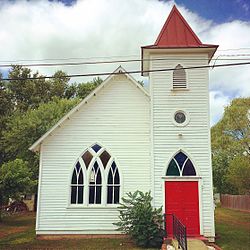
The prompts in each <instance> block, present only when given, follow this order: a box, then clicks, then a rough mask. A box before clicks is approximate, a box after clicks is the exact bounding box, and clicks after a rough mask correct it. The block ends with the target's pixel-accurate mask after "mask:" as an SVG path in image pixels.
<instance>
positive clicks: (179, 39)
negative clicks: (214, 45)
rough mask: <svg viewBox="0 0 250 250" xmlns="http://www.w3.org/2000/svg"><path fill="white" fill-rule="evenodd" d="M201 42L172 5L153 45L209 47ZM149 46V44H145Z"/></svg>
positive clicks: (153, 46) (152, 46)
mask: <svg viewBox="0 0 250 250" xmlns="http://www.w3.org/2000/svg"><path fill="white" fill-rule="evenodd" d="M210 46H211V45H208V44H202V42H201V41H200V39H199V38H198V37H197V36H196V34H195V33H194V32H193V30H192V29H191V27H190V26H189V25H188V23H187V21H186V20H185V19H184V18H183V16H182V15H181V13H180V12H179V11H178V9H177V8H176V6H174V7H173V8H172V10H171V12H170V14H169V16H168V18H167V20H166V22H165V24H164V26H163V27H162V30H161V32H160V34H159V35H158V38H157V40H156V41H155V44H154V45H151V48H156V47H182V48H183V47H210ZM147 47H149V46H147Z"/></svg>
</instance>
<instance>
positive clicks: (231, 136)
mask: <svg viewBox="0 0 250 250" xmlns="http://www.w3.org/2000/svg"><path fill="white" fill-rule="evenodd" d="M211 135H212V157H213V176H214V185H215V186H216V188H217V191H218V192H221V193H230V194H238V193H240V194H242V193H245V192H247V190H246V189H245V188H243V187H242V186H241V184H240V183H237V181H238V182H241V183H247V182H249V181H250V180H249V177H248V175H244V176H242V177H241V178H240V179H239V178H237V177H236V175H237V171H238V174H240V172H241V168H244V167H245V166H246V165H245V164H246V162H247V161H249V159H250V98H236V99H234V100H232V102H231V103H230V105H228V106H227V107H226V108H225V112H224V115H223V118H222V119H221V120H220V121H219V122H218V123H217V124H216V125H215V126H214V127H212V130H211ZM240 162H242V163H243V162H244V164H239V163H240ZM236 169H237V171H236ZM229 173H230V174H229ZM233 175H235V176H234V177H233ZM229 176H230V177H229Z"/></svg>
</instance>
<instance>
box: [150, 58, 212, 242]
mask: <svg viewBox="0 0 250 250" xmlns="http://www.w3.org/2000/svg"><path fill="white" fill-rule="evenodd" d="M160 57H161V58H166V59H167V58H168V57H171V58H173V57H174V58H176V60H161V61H159V60H158V61H157V60H156V61H151V66H150V69H151V70H156V69H162V68H175V67H176V66H177V65H178V64H181V65H182V66H183V67H184V68H185V67H190V66H198V65H199V66H200V65H207V63H208V60H207V55H205V54H176V55H173V54H172V55H167V54H161V56H160ZM187 57H188V58H190V60H186V59H185V60H182V58H187ZM154 58H159V54H151V59H154ZM192 58H193V59H194V60H192ZM185 71H186V81H187V89H185V90H174V89H173V71H168V72H151V73H150V85H151V86H150V95H151V101H152V104H151V112H152V140H153V149H152V152H153V156H154V157H153V165H154V173H153V174H154V205H155V206H156V207H160V206H163V207H164V199H165V198H164V187H163V182H164V180H162V178H161V177H162V176H164V175H165V174H166V170H167V165H168V162H169V161H170V159H171V158H172V157H173V155H174V154H175V153H176V152H177V151H178V150H180V149H183V150H184V151H185V152H186V153H188V155H189V156H190V158H191V160H192V161H193V162H194V165H195V167H196V170H197V174H198V175H199V176H200V177H201V180H200V184H201V188H200V191H201V194H200V197H201V201H200V203H201V211H200V225H201V233H202V234H203V235H204V236H206V237H214V211H213V198H212V167H211V159H210V157H211V156H210V153H211V150H210V128H209V93H208V69H205V68H204V69H192V70H188V69H186V70H185ZM177 110H184V111H186V112H187V113H188V114H189V118H190V120H189V123H188V124H187V126H185V127H180V126H176V125H174V122H173V113H174V112H175V111H177ZM180 133H181V134H182V136H181V137H180V136H179V134H180Z"/></svg>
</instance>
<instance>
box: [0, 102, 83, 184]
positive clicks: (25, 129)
mask: <svg viewBox="0 0 250 250" xmlns="http://www.w3.org/2000/svg"><path fill="white" fill-rule="evenodd" d="M78 102H79V99H71V100H67V99H59V98H54V99H53V101H50V102H48V103H43V104H41V105H40V106H39V107H38V108H37V109H28V111H27V112H26V113H22V112H16V113H15V114H14V115H13V116H11V117H10V118H9V120H8V122H7V124H6V130H5V131H3V135H2V142H3V148H4V152H5V153H6V158H7V159H8V160H13V159H16V158H20V159H23V160H25V161H27V162H28V164H29V167H31V169H32V172H33V177H34V179H36V178H37V177H38V156H37V155H36V154H35V153H33V152H30V151H29V150H28V148H29V147H30V146H31V145H32V144H33V143H34V142H35V141H36V140H37V139H38V138H39V137H41V136H42V135H43V134H44V133H45V132H46V131H47V130H48V129H50V128H51V127H52V126H53V125H54V124H55V123H56V122H57V121H58V120H59V119H60V118H62V116H63V115H64V114H66V113H67V112H68V111H69V110H70V109H71V108H72V107H74V106H75V105H76V104H77V103H78Z"/></svg>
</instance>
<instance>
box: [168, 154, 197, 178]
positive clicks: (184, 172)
mask: <svg viewBox="0 0 250 250" xmlns="http://www.w3.org/2000/svg"><path fill="white" fill-rule="evenodd" d="M166 175H167V176H196V172H195V168H194V165H193V163H192V162H191V160H190V159H189V158H188V157H187V156H186V155H185V154H184V153H183V152H181V151H180V152H178V153H177V154H176V155H175V156H174V158H173V159H172V160H171V161H170V163H169V165H168V169H167V173H166Z"/></svg>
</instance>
